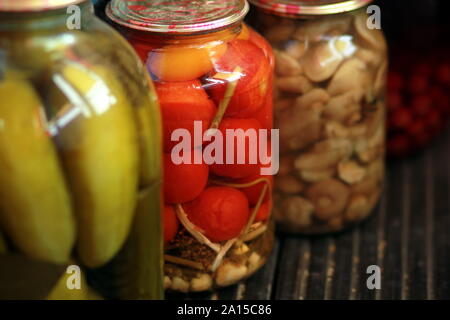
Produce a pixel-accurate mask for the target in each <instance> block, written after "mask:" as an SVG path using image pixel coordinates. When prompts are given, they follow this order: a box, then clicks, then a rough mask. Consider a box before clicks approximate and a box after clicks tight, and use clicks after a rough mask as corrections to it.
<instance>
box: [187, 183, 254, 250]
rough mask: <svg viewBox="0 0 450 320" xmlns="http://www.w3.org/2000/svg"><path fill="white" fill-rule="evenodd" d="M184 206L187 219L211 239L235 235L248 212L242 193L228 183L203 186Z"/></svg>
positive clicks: (227, 238)
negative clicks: (199, 193)
mask: <svg viewBox="0 0 450 320" xmlns="http://www.w3.org/2000/svg"><path fill="white" fill-rule="evenodd" d="M184 209H185V211H186V213H187V216H188V218H189V220H190V221H191V222H192V223H194V224H195V225H196V226H198V227H199V228H200V229H202V230H203V231H204V232H205V236H206V237H208V238H209V239H210V240H212V241H215V242H220V241H226V240H230V239H232V238H234V237H237V236H238V235H239V234H240V232H241V231H242V229H243V228H244V227H245V225H246V224H247V222H248V219H249V216H250V211H249V206H248V201H247V198H246V197H245V195H244V194H243V193H242V192H241V191H239V190H237V189H234V188H230V187H209V188H206V189H205V190H204V191H203V192H202V194H201V195H200V196H199V197H198V198H197V199H195V200H194V201H192V202H190V203H188V204H186V205H185V206H184Z"/></svg>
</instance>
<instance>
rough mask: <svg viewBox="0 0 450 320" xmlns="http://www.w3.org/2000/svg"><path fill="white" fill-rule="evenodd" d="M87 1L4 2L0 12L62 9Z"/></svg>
mask: <svg viewBox="0 0 450 320" xmlns="http://www.w3.org/2000/svg"><path fill="white" fill-rule="evenodd" d="M85 1H87V0H46V1H42V0H2V1H0V12H35V11H45V10H54V9H61V8H64V7H67V6H70V5H75V4H79V3H81V2H85Z"/></svg>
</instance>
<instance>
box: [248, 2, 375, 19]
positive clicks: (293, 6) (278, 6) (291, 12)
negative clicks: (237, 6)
mask: <svg viewBox="0 0 450 320" xmlns="http://www.w3.org/2000/svg"><path fill="white" fill-rule="evenodd" d="M249 1H250V3H251V4H253V5H255V6H256V7H259V8H261V9H263V10H266V11H268V12H270V13H274V14H277V15H283V16H291V17H300V16H305V15H315V16H317V15H328V14H337V13H343V12H349V11H353V10H356V9H359V8H362V7H364V6H366V5H368V4H370V3H371V2H373V0H249Z"/></svg>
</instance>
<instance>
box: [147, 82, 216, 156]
mask: <svg viewBox="0 0 450 320" xmlns="http://www.w3.org/2000/svg"><path fill="white" fill-rule="evenodd" d="M155 85H156V92H157V94H158V98H159V105H160V108H161V114H162V118H163V136H164V151H166V152H170V151H171V150H172V148H173V147H174V146H175V145H176V144H178V142H177V141H171V135H172V132H173V131H174V130H176V129H180V128H184V129H187V130H188V131H189V132H190V134H191V140H192V143H194V141H193V137H194V121H195V120H198V121H201V122H202V128H203V132H204V131H206V130H207V129H208V128H209V126H210V125H211V121H212V119H213V117H214V115H215V113H216V107H215V105H214V103H213V102H212V100H210V99H209V97H208V95H207V94H206V92H205V90H204V89H203V88H202V85H201V83H200V81H198V80H193V81H183V82H160V83H158V82H157V83H156V84H155ZM194 147H198V146H197V145H194V144H192V148H194Z"/></svg>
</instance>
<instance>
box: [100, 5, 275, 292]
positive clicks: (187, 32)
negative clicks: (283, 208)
mask: <svg viewBox="0 0 450 320" xmlns="http://www.w3.org/2000/svg"><path fill="white" fill-rule="evenodd" d="M134 4H135V3H134V2H132V1H123V0H113V1H112V2H111V4H110V6H108V7H107V15H108V17H109V18H110V19H111V20H113V21H114V22H116V23H117V27H118V28H119V29H120V30H121V32H122V33H123V34H124V35H125V36H126V38H127V39H128V40H129V41H130V43H131V44H132V45H133V46H134V48H135V49H136V50H137V52H138V53H139V56H140V57H141V59H142V61H143V62H144V63H145V64H146V66H147V70H148V71H149V73H150V75H151V77H152V78H153V79H154V81H155V86H156V91H157V93H158V97H159V101H160V108H161V113H162V118H163V144H164V201H165V210H164V238H165V286H166V288H167V289H168V290H171V291H181V292H193V291H205V290H211V289H213V288H216V287H224V286H227V285H231V284H234V283H236V282H239V281H240V280H241V279H244V278H246V277H248V276H250V275H251V274H253V273H254V272H255V271H256V270H257V269H259V268H260V267H261V266H262V265H263V264H264V262H265V261H266V259H267V257H268V255H269V252H270V250H271V247H272V242H273V231H272V230H271V223H270V221H271V220H270V213H271V207H272V197H271V188H272V176H271V175H267V173H264V171H265V170H263V169H264V167H265V166H268V165H269V164H267V161H261V160H264V159H262V158H261V157H260V156H258V155H257V157H256V160H255V161H254V162H251V160H250V158H251V157H252V155H255V153H254V152H255V151H260V148H254V147H255V146H258V142H259V145H261V144H263V145H265V146H267V147H268V148H267V150H265V152H263V153H265V156H267V157H270V153H269V152H270V150H271V149H270V145H271V135H270V133H271V131H270V129H271V128H272V71H273V61H274V60H273V53H272V50H271V48H270V46H269V44H268V43H267V42H266V41H265V40H264V39H263V38H262V37H261V36H260V35H259V34H257V33H256V32H255V31H254V30H253V29H251V28H249V27H248V26H246V25H245V24H243V23H242V19H243V18H244V16H245V14H246V13H247V10H248V4H247V3H246V2H245V1H244V0H225V1H223V0H204V1H203V0H201V1H194V2H188V1H170V2H168V1H151V6H150V7H146V4H145V3H144V5H143V6H139V7H138V6H135V5H134ZM149 5H150V4H149ZM177 13H180V14H177ZM136 17H140V18H139V19H137V20H136ZM210 129H211V130H210ZM229 130H232V132H234V133H237V132H238V131H245V132H246V133H247V132H248V133H249V134H250V135H249V136H248V137H244V139H243V140H239V139H238V137H237V136H235V138H233V137H232V139H231V140H232V141H231V143H232V144H233V141H234V142H235V143H234V146H233V145H232V144H230V143H229V140H228V141H227V139H226V132H227V131H229ZM261 132H263V133H261ZM179 133H182V135H183V137H184V136H185V135H187V136H188V137H189V138H192V139H188V140H185V139H183V140H182V141H180V140H181V139H179V138H180V135H181V134H180V135H178V134H179ZM264 133H267V134H264ZM250 136H252V137H250ZM219 137H222V138H223V139H220V140H219ZM239 141H241V142H239ZM181 143H183V144H184V147H183V148H182V149H180V144H181ZM234 147H236V149H234ZM241 147H242V149H241ZM239 149H240V150H243V151H244V152H243V153H242V154H243V155H244V157H243V158H244V159H243V160H244V161H243V162H241V163H239V162H238V160H237V159H236V156H237V154H238V153H239V152H240V151H239ZM212 150H214V151H212ZM219 150H220V151H219ZM213 154H215V156H213ZM178 155H182V157H183V159H184V160H182V161H179V160H178V159H177V158H178ZM230 155H231V156H230ZM233 155H234V159H233ZM210 156H212V157H213V158H214V159H211V157H210ZM229 156H230V157H229ZM226 158H227V159H228V158H231V161H227V160H226ZM217 159H219V160H217ZM211 160H212V161H211ZM269 160H270V159H269Z"/></svg>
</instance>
